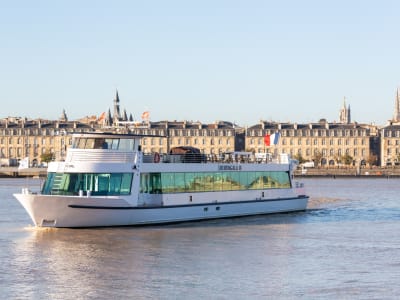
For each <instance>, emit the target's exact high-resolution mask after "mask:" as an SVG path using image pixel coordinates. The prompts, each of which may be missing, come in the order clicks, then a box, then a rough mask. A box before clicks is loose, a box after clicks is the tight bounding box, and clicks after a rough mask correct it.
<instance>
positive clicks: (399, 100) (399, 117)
mask: <svg viewBox="0 0 400 300" xmlns="http://www.w3.org/2000/svg"><path fill="white" fill-rule="evenodd" d="M393 121H395V122H400V94H399V89H398V88H397V91H396V100H395V104H394V115H393Z"/></svg>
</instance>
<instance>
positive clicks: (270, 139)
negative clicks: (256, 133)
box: [264, 132, 280, 146]
mask: <svg viewBox="0 0 400 300" xmlns="http://www.w3.org/2000/svg"><path fill="white" fill-rule="evenodd" d="M279 137H280V134H279V132H275V133H273V134H271V135H269V134H266V135H265V136H264V144H265V146H271V145H276V144H278V142H279Z"/></svg>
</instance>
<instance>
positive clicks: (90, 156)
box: [65, 133, 291, 164]
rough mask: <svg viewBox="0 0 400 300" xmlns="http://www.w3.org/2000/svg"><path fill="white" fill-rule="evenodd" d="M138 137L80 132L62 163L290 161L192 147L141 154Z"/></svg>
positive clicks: (268, 156) (263, 154) (287, 158)
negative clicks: (219, 152)
mask: <svg viewBox="0 0 400 300" xmlns="http://www.w3.org/2000/svg"><path fill="white" fill-rule="evenodd" d="M141 138H142V136H137V135H126V134H112V133H84V134H75V135H74V136H73V141H72V147H71V148H69V149H68V152H67V157H66V159H65V161H66V162H78V161H81V162H106V163H107V162H109V163H130V162H134V163H280V164H289V163H290V162H291V160H290V158H289V155H288V154H280V155H278V156H275V157H273V156H272V154H271V153H252V152H244V151H235V152H226V153H221V154H204V153H201V151H200V150H199V149H197V148H194V147H187V146H180V147H173V148H171V149H170V150H169V152H168V153H157V152H155V153H142V152H141V146H140V142H141Z"/></svg>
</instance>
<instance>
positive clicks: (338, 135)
mask: <svg viewBox="0 0 400 300" xmlns="http://www.w3.org/2000/svg"><path fill="white" fill-rule="evenodd" d="M113 103H114V108H113V110H111V109H109V110H108V113H103V114H101V116H100V117H96V116H91V117H85V118H83V119H80V120H79V121H68V118H67V115H66V113H65V111H63V113H62V115H61V117H60V119H59V120H56V121H46V120H41V119H38V120H27V119H26V118H5V119H3V120H0V158H1V161H2V164H7V163H8V164H10V162H11V161H18V160H20V159H22V158H24V157H29V159H30V163H31V165H34V166H35V165H40V164H41V163H42V161H41V158H40V157H41V155H42V154H43V153H48V152H50V153H53V154H54V156H55V157H56V158H57V159H62V158H63V157H64V156H65V152H66V149H67V148H68V147H69V145H71V140H72V138H71V134H72V133H73V132H90V131H95V130H98V131H108V132H109V131H113V132H118V133H130V134H138V135H143V139H142V150H143V151H144V152H145V153H150V152H159V153H168V152H169V151H170V149H171V148H173V147H178V146H191V147H196V148H198V149H200V151H201V152H202V153H204V154H206V155H209V156H210V157H212V156H214V155H219V154H221V153H224V152H232V151H252V152H255V153H265V152H267V153H272V154H280V153H288V154H290V155H291V156H293V157H297V158H302V159H304V160H305V161H312V160H313V161H315V162H316V164H317V165H320V166H338V165H340V164H343V158H344V157H346V156H347V157H351V160H352V161H351V163H352V164H354V165H356V166H358V165H364V164H368V163H369V164H372V163H377V162H379V161H380V163H381V164H382V165H386V164H388V163H389V162H390V163H396V162H398V161H399V154H400V120H397V121H398V122H399V124H397V125H396V122H394V121H392V122H391V123H390V125H389V126H387V127H384V128H383V129H382V132H380V131H379V129H378V127H376V126H374V125H367V124H358V123H356V122H351V118H350V106H348V107H346V103H345V101H344V104H343V107H342V109H341V110H340V114H339V119H340V122H338V123H336V122H331V123H330V122H327V121H326V120H324V119H322V120H320V121H319V122H316V123H307V124H297V123H280V122H268V121H260V122H259V123H258V124H255V125H253V126H249V127H247V128H242V127H238V126H237V125H235V124H233V123H231V122H226V121H216V122H214V123H210V124H205V123H201V122H199V121H196V122H194V121H157V122H151V121H150V120H149V119H146V120H143V121H136V122H134V121H133V118H132V115H131V116H130V117H129V118H128V117H127V113H126V111H124V113H123V114H121V112H120V99H119V95H118V91H117V92H116V96H115V98H114V101H113ZM397 104H398V105H397ZM396 109H397V111H396V110H395V116H399V118H400V98H399V93H397V97H396ZM111 111H113V112H114V115H112V114H111ZM380 133H382V140H381V139H380ZM274 134H275V137H277V136H279V139H276V142H277V143H276V144H273V143H272V145H268V146H267V145H266V144H265V137H266V136H271V135H274Z"/></svg>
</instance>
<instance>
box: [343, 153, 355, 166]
mask: <svg viewBox="0 0 400 300" xmlns="http://www.w3.org/2000/svg"><path fill="white" fill-rule="evenodd" d="M340 160H341V162H342V163H343V164H345V165H347V166H348V165H350V164H351V163H352V162H353V157H352V156H350V154H348V153H346V154H345V155H342V157H341V158H340Z"/></svg>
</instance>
